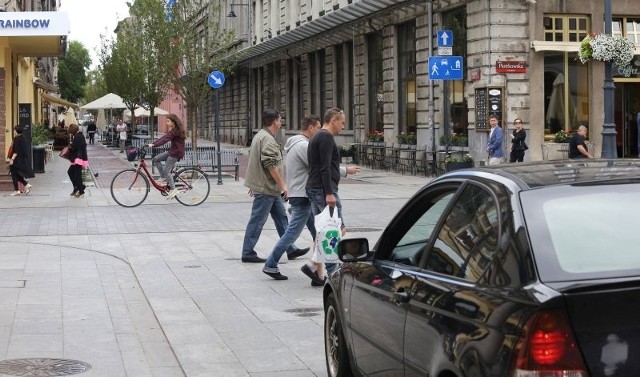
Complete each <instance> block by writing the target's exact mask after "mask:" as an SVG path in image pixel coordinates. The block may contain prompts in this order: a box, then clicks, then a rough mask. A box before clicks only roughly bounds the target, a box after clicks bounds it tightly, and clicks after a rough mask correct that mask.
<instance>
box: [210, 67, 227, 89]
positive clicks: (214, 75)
mask: <svg viewBox="0 0 640 377" xmlns="http://www.w3.org/2000/svg"><path fill="white" fill-rule="evenodd" d="M207 81H208V82H209V85H210V86H211V87H212V88H213V89H220V88H221V87H222V85H224V73H222V72H220V71H212V72H211V73H209V77H208V78H207Z"/></svg>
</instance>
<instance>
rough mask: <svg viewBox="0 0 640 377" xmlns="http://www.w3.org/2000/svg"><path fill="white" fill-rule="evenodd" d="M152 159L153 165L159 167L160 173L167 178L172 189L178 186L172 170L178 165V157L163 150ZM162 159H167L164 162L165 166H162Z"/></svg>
mask: <svg viewBox="0 0 640 377" xmlns="http://www.w3.org/2000/svg"><path fill="white" fill-rule="evenodd" d="M151 161H152V164H153V166H155V167H156V169H158V172H159V173H160V177H162V178H164V179H166V180H167V184H168V185H169V188H170V189H172V190H173V189H174V188H176V184H175V182H173V176H172V175H171V170H173V167H174V166H176V162H178V159H177V158H175V157H171V156H169V152H163V153H160V154H159V155H157V156H155V157H154V158H153V160H151ZM162 161H166V162H165V163H164V167H163V166H162Z"/></svg>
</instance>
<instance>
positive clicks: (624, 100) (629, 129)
mask: <svg viewBox="0 0 640 377" xmlns="http://www.w3.org/2000/svg"><path fill="white" fill-rule="evenodd" d="M615 85H616V96H615V123H616V132H617V135H616V146H617V149H618V157H640V150H639V149H638V148H639V147H640V142H639V141H638V137H639V136H640V133H639V131H638V129H639V128H640V82H623V83H621V82H617V83H616V84H615Z"/></svg>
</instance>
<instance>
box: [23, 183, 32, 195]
mask: <svg viewBox="0 0 640 377" xmlns="http://www.w3.org/2000/svg"><path fill="white" fill-rule="evenodd" d="M31 187H33V186H31V184H30V183H27V184H26V185H25V186H24V194H25V195H29V193H30V192H31Z"/></svg>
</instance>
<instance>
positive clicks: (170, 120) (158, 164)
mask: <svg viewBox="0 0 640 377" xmlns="http://www.w3.org/2000/svg"><path fill="white" fill-rule="evenodd" d="M166 125H167V129H168V130H169V132H167V133H166V134H164V136H162V137H161V138H160V139H158V140H156V142H155V143H151V144H149V147H151V148H157V147H159V146H161V145H164V144H166V143H168V142H171V148H170V149H169V150H168V151H167V152H162V153H160V154H158V155H157V156H155V157H154V158H153V160H152V163H153V166H154V167H155V168H156V169H158V172H159V173H160V178H161V179H162V180H163V181H166V183H167V184H168V185H169V188H170V189H171V190H170V191H169V194H168V195H167V199H173V198H175V196H176V195H177V194H178V190H177V189H176V183H175V182H174V181H173V176H172V175H171V171H172V170H173V168H174V167H175V166H176V162H178V161H180V160H181V159H182V157H184V143H185V139H186V138H187V135H186V133H185V131H184V127H183V126H182V121H181V120H180V118H178V116H177V115H175V114H169V115H168V116H167V120H166ZM162 161H165V163H164V166H162ZM163 181H160V182H159V183H160V184H164V183H165V182H163Z"/></svg>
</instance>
